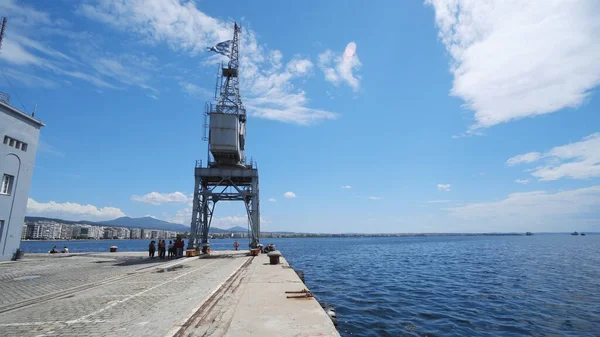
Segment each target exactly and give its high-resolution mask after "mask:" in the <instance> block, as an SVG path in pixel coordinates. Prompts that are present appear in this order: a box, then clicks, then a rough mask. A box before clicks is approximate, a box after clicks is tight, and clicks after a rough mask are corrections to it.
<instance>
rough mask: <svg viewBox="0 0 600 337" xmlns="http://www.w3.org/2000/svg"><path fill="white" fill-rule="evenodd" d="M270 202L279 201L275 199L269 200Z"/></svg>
mask: <svg viewBox="0 0 600 337" xmlns="http://www.w3.org/2000/svg"><path fill="white" fill-rule="evenodd" d="M269 201H270V202H276V201H277V199H275V198H269Z"/></svg>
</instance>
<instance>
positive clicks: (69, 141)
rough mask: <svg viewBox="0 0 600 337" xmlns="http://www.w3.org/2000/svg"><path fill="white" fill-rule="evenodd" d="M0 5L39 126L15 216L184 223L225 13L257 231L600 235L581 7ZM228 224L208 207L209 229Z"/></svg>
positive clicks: (587, 23)
mask: <svg viewBox="0 0 600 337" xmlns="http://www.w3.org/2000/svg"><path fill="white" fill-rule="evenodd" d="M545 5H546V4H545ZM0 12H1V13H2V14H3V15H5V16H7V17H8V27H7V31H6V34H5V40H4V43H3V46H2V52H1V55H0V67H2V69H3V71H4V73H5V74H6V77H7V78H8V80H9V81H10V84H9V81H7V80H6V79H5V78H4V77H5V76H4V75H2V77H0V90H2V91H5V92H8V93H9V94H10V95H11V104H13V105H14V106H16V107H18V108H20V109H22V110H27V111H28V112H31V111H32V109H33V106H34V105H35V104H37V105H38V108H37V113H36V117H39V118H40V119H42V120H43V121H44V122H45V123H46V125H47V127H45V128H44V129H43V130H42V135H41V145H40V148H39V150H38V155H37V159H36V167H35V171H34V176H33V184H32V188H31V192H30V200H29V204H28V214H30V215H42V216H54V217H61V218H65V219H74V220H78V219H87V220H102V219H112V218H116V217H118V216H123V215H127V216H132V217H140V216H146V215H150V216H155V217H157V218H160V219H164V220H169V221H173V222H178V223H184V224H186V225H188V224H189V222H190V219H191V218H190V217H191V199H190V195H191V193H192V191H193V167H194V162H195V160H197V159H204V158H206V143H205V142H203V141H202V139H201V138H202V122H203V120H202V112H203V106H204V102H205V101H206V100H207V99H210V93H211V92H212V90H213V88H214V75H215V72H216V63H217V62H218V61H219V60H220V59H219V56H218V55H212V54H210V53H208V52H206V47H207V46H212V45H214V44H215V43H217V42H220V41H223V40H226V39H229V38H230V36H231V33H232V29H231V28H232V25H233V21H234V20H238V21H239V22H241V24H242V27H243V34H242V36H243V42H242V46H241V50H240V53H241V55H242V65H241V67H242V77H241V87H242V88H241V92H242V96H243V100H244V103H245V105H246V106H247V108H248V111H249V114H250V118H249V121H248V139H247V143H248V145H247V155H248V156H249V157H253V158H254V159H255V160H256V161H257V162H258V167H259V172H260V183H261V190H260V191H261V215H262V228H263V230H292V231H306V232H490V231H500V232H507V231H571V230H581V231H599V230H600V134H598V133H599V132H600V115H599V113H598V110H599V109H600V103H599V99H600V98H599V97H598V89H597V86H598V84H599V83H600V63H599V62H598V60H599V59H600V23H599V22H598V20H597V17H598V15H599V14H600V5H599V4H598V3H597V2H596V1H593V0H590V1H579V2H577V3H576V4H574V3H572V2H570V1H557V2H554V3H553V4H547V5H546V7H544V6H539V5H535V4H528V2H524V1H512V2H511V1H477V2H472V1H464V2H463V1H449V0H435V1H434V0H432V1H426V2H419V1H382V2H379V3H378V5H377V6H373V5H372V4H369V3H368V2H365V1H350V2H341V1H329V2H324V1H302V2H290V1H261V2H252V3H249V2H233V1H219V2H211V1H196V2H191V1H183V0H160V1H159V0H154V1H151V0H147V1H136V0H132V1H118V0H100V1H82V2H76V1H66V0H64V1H17V0H8V1H6V0H5V1H2V2H1V3H0ZM353 50H354V52H352V51H353ZM287 192H291V193H288V194H287V196H288V197H286V196H284V195H285V194H286V193H287ZM289 196H295V197H289ZM245 219H246V218H245V214H244V208H243V205H242V204H241V203H240V204H237V203H219V204H218V205H217V208H216V213H215V220H214V222H213V224H214V225H215V226H218V227H229V226H232V225H242V226H245V221H246V220H245Z"/></svg>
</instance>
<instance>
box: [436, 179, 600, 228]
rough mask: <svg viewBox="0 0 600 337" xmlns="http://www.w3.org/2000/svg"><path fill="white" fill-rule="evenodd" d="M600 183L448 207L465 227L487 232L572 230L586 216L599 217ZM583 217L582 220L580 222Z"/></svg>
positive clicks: (581, 223) (519, 194)
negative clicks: (572, 188)
mask: <svg viewBox="0 0 600 337" xmlns="http://www.w3.org/2000/svg"><path fill="white" fill-rule="evenodd" d="M599 209H600V186H592V187H588V188H580V189H575V190H568V191H560V192H555V193H549V192H546V191H533V192H526V193H513V194H510V195H508V197H506V198H505V199H503V200H500V201H493V202H482V203H472V204H467V205H464V206H460V207H452V208H447V209H446V210H447V211H448V212H449V215H451V216H453V217H456V218H457V219H459V220H460V221H461V222H462V224H463V229H465V230H469V229H471V228H478V230H477V231H481V228H482V227H481V224H485V226H486V227H485V229H486V230H485V231H488V232H490V231H503V232H507V231H518V232H524V231H532V230H544V231H571V230H574V229H577V228H574V227H575V226H577V225H578V224H579V225H583V219H586V218H587V219H589V218H590V216H591V217H598V215H600V213H598V210H599ZM580 220H581V221H580Z"/></svg>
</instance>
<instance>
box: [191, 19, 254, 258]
mask: <svg viewBox="0 0 600 337" xmlns="http://www.w3.org/2000/svg"><path fill="white" fill-rule="evenodd" d="M240 33H241V27H240V26H239V25H238V24H237V23H235V24H234V31H233V39H232V40H228V41H225V42H221V43H218V44H217V45H216V46H214V47H211V48H208V49H209V51H215V52H217V53H220V54H222V55H226V56H228V57H229V62H228V63H227V66H224V65H223V64H221V67H220V74H219V76H218V77H217V86H216V93H215V102H207V103H206V105H205V112H204V115H205V123H204V127H205V131H206V128H208V136H206V134H205V137H203V139H204V140H207V141H208V158H207V162H206V163H203V162H202V161H197V162H196V167H195V169H194V177H195V184H194V201H193V207H192V222H191V237H190V240H189V241H188V243H189V246H188V249H202V252H203V253H208V252H210V244H209V235H208V231H209V229H210V225H211V222H212V219H213V214H214V209H215V205H216V204H217V202H218V201H235V200H238V201H243V202H244V205H245V207H246V213H247V215H248V227H249V231H248V232H249V237H250V248H256V247H258V243H259V239H260V211H259V193H258V169H257V167H256V163H255V162H253V161H252V160H250V161H249V162H247V160H246V157H245V147H246V109H245V108H244V105H243V104H242V99H241V96H240V91H239V37H240Z"/></svg>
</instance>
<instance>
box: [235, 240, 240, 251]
mask: <svg viewBox="0 0 600 337" xmlns="http://www.w3.org/2000/svg"><path fill="white" fill-rule="evenodd" d="M239 247H240V244H239V242H237V241H235V242H234V243H233V248H235V250H238V248H239Z"/></svg>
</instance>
